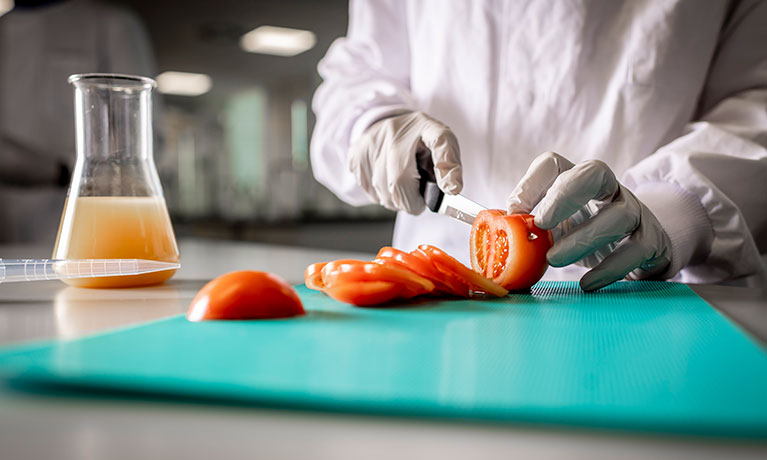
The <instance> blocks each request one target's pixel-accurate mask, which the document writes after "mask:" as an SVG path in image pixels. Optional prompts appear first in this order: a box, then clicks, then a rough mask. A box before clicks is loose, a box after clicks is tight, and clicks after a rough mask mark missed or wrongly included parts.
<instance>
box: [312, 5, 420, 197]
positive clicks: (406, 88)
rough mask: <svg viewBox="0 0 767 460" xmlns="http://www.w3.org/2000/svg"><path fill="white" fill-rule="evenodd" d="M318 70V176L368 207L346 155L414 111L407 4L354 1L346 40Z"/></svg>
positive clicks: (315, 147)
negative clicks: (369, 131)
mask: <svg viewBox="0 0 767 460" xmlns="http://www.w3.org/2000/svg"><path fill="white" fill-rule="evenodd" d="M318 70H319V73H320V75H321V76H322V78H323V83H322V84H321V85H320V87H319V88H318V89H317V91H316V93H315V95H314V100H313V101H312V109H313V110H314V112H315V114H316V116H317V123H316V125H315V127H314V132H313V134H312V141H311V151H310V155H311V162H312V169H313V171H314V176H315V178H316V179H317V180H318V181H319V182H320V183H322V184H323V185H325V186H326V187H327V188H329V189H330V190H331V191H333V192H334V193H335V194H336V195H337V196H338V197H339V198H341V199H342V200H344V201H346V202H347V203H349V204H352V205H355V206H359V205H362V204H368V203H370V199H369V198H368V197H367V195H366V194H365V193H364V191H363V190H362V188H361V187H360V186H359V185H358V184H357V182H356V180H355V178H354V176H353V175H352V173H351V172H350V171H349V168H348V166H347V165H348V163H347V154H348V151H349V146H350V145H351V144H352V143H353V142H354V141H355V140H356V139H357V138H359V137H360V135H361V134H362V132H363V131H364V130H365V129H366V128H367V127H369V126H370V125H371V124H373V123H374V122H376V121H378V120H380V119H382V118H385V117H388V116H392V115H397V114H400V113H404V112H407V111H410V110H414V108H415V103H414V101H413V97H412V95H411V93H410V50H409V45H408V33H407V26H406V15H405V2H404V1H398V0H376V1H364V0H362V1H355V0H352V1H351V2H350V5H349V30H348V33H347V36H346V37H342V38H339V39H338V40H336V41H335V42H334V43H333V44H332V45H331V46H330V49H329V50H328V52H327V54H326V55H325V57H324V58H323V59H322V61H320V63H319V66H318Z"/></svg>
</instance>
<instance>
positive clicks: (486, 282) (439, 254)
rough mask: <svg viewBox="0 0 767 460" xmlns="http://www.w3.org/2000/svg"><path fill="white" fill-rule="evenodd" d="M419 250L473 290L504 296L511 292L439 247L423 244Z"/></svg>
mask: <svg viewBox="0 0 767 460" xmlns="http://www.w3.org/2000/svg"><path fill="white" fill-rule="evenodd" d="M418 252H420V253H422V254H424V255H425V256H426V257H427V258H428V259H429V260H430V261H431V262H432V263H433V264H434V266H435V267H437V269H438V270H439V271H441V272H442V273H443V274H445V275H446V276H454V277H457V278H458V279H461V280H464V282H465V283H466V284H468V286H469V289H471V290H472V291H476V292H484V293H486V294H490V295H494V296H497V297H503V296H505V295H506V294H508V293H509V292H508V291H507V290H506V289H504V288H503V287H501V286H499V285H498V284H496V283H494V282H493V281H492V280H490V279H488V278H485V277H484V276H482V275H481V274H479V273H477V272H475V271H473V270H471V269H470V268H468V267H466V266H465V265H463V264H462V263H461V262H459V261H458V260H456V259H454V258H453V257H451V256H450V255H448V254H447V253H446V252H444V251H442V250H441V249H439V248H435V247H434V246H430V245H428V244H422V245H420V246H418Z"/></svg>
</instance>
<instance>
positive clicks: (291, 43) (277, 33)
mask: <svg viewBox="0 0 767 460" xmlns="http://www.w3.org/2000/svg"><path fill="white" fill-rule="evenodd" d="M315 43H317V37H316V36H315V35H314V32H310V31H308V30H299V29H287V28H285V27H272V26H261V27H258V28H256V29H253V30H251V31H250V32H248V33H246V34H245V35H243V36H242V38H240V47H241V48H242V49H243V50H244V51H247V52H249V53H261V54H274V55H277V56H295V55H296V54H300V53H303V52H304V51H307V50H310V49H312V48H313V47H314V44H315Z"/></svg>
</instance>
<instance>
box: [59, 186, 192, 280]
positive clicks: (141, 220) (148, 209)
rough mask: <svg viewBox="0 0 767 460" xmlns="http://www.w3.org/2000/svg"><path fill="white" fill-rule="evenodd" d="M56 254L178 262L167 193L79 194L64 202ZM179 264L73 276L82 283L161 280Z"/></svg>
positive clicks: (87, 257)
mask: <svg viewBox="0 0 767 460" xmlns="http://www.w3.org/2000/svg"><path fill="white" fill-rule="evenodd" d="M53 258H54V259H148V260H160V261H163V262H178V261H179V254H178V247H177V246H176V238H175V236H174V234H173V227H172V226H171V223H170V216H168V209H167V207H166V206H165V200H164V199H163V198H162V197H134V196H125V197H114V196H89V197H79V198H76V199H74V200H73V202H70V201H69V200H67V203H66V204H65V206H64V214H63V216H62V218H61V225H60V226H59V234H58V237H57V238H56V246H55V247H54V249H53ZM175 272H176V271H175V270H166V271H161V272H154V273H146V274H143V275H130V276H107V277H100V278H82V279H68V280H64V282H65V283H67V284H70V285H72V286H77V287H88V288H115V287H134V286H147V285H151V284H159V283H162V282H164V281H167V280H168V279H170V277H171V276H173V274H174V273H175Z"/></svg>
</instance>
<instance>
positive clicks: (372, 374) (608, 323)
mask: <svg viewBox="0 0 767 460" xmlns="http://www.w3.org/2000/svg"><path fill="white" fill-rule="evenodd" d="M298 290H299V293H300V295H301V298H302V300H303V302H304V305H305V307H306V309H307V310H308V314H307V315H306V316H304V317H300V318H294V319H283V320H269V321H239V322H225V321H221V322H205V323H190V322H187V321H186V320H185V319H184V318H183V317H181V316H179V317H174V318H170V319H166V320H162V321H156V322H153V323H149V324H145V325H142V326H139V327H134V328H130V329H123V330H119V331H115V332H111V333H106V334H102V335H97V336H92V337H89V338H84V339H79V340H73V341H64V342H55V343H49V344H44V345H38V346H28V347H24V348H20V349H15V350H6V351H5V352H3V353H0V372H2V373H4V374H5V375H6V377H8V378H12V379H14V380H15V382H16V383H17V384H18V383H19V382H21V384H23V382H25V381H27V382H35V383H39V382H44V383H53V384H65V385H67V386H73V385H74V386H76V387H84V388H88V389H92V388H99V389H107V390H118V391H120V390H125V391H130V392H134V393H135V392H139V393H143V392H146V393H148V394H152V395H154V396H157V395H160V396H162V395H172V396H174V397H179V396H180V397H193V398H205V399H211V398H212V399H221V400H225V401H228V402H230V403H235V404H257V405H259V404H263V405H269V406H286V407H298V408H311V409H327V410H334V411H353V412H365V413H375V414H398V415H412V416H426V417H449V418H464V419H475V420H489V421H495V422H499V421H500V422H523V423H539V422H541V423H553V424H560V425H578V426H588V427H602V428H605V427H606V428H615V429H629V430H650V431H667V432H677V433H693V434H703V435H720V436H743V437H756V438H767V355H766V354H765V351H764V350H763V349H761V348H759V346H758V345H757V344H756V343H755V342H753V341H752V340H751V339H750V338H749V337H747V336H746V335H745V334H744V333H742V332H741V331H740V330H739V329H738V328H737V327H736V326H734V325H733V324H732V323H731V322H730V321H729V320H727V319H726V318H724V317H723V316H722V315H721V314H719V313H718V312H717V311H716V310H714V309H713V308H711V307H710V306H709V305H707V304H706V303H705V302H704V301H703V300H701V299H700V298H699V297H698V296H697V295H696V294H695V293H694V292H692V291H691V290H690V289H689V288H688V287H687V286H684V285H680V284H672V283H663V282H621V283H618V284H616V285H613V286H611V287H609V288H607V289H604V290H602V291H600V292H597V293H591V294H586V293H583V292H581V291H580V289H579V288H578V287H577V284H576V283H565V282H541V283H539V284H537V285H536V286H535V287H534V288H533V290H532V292H531V293H528V294H514V295H510V296H509V297H507V298H504V299H498V300H463V301H455V300H451V301H431V302H424V303H421V304H419V305H416V306H409V307H408V306H401V307H397V308H388V309H372V308H368V309H361V308H353V307H350V306H347V305H343V304H340V303H337V302H335V301H333V300H331V299H329V298H327V297H325V296H324V295H323V294H320V293H316V292H313V291H309V290H307V289H306V288H304V287H299V288H298Z"/></svg>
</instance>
